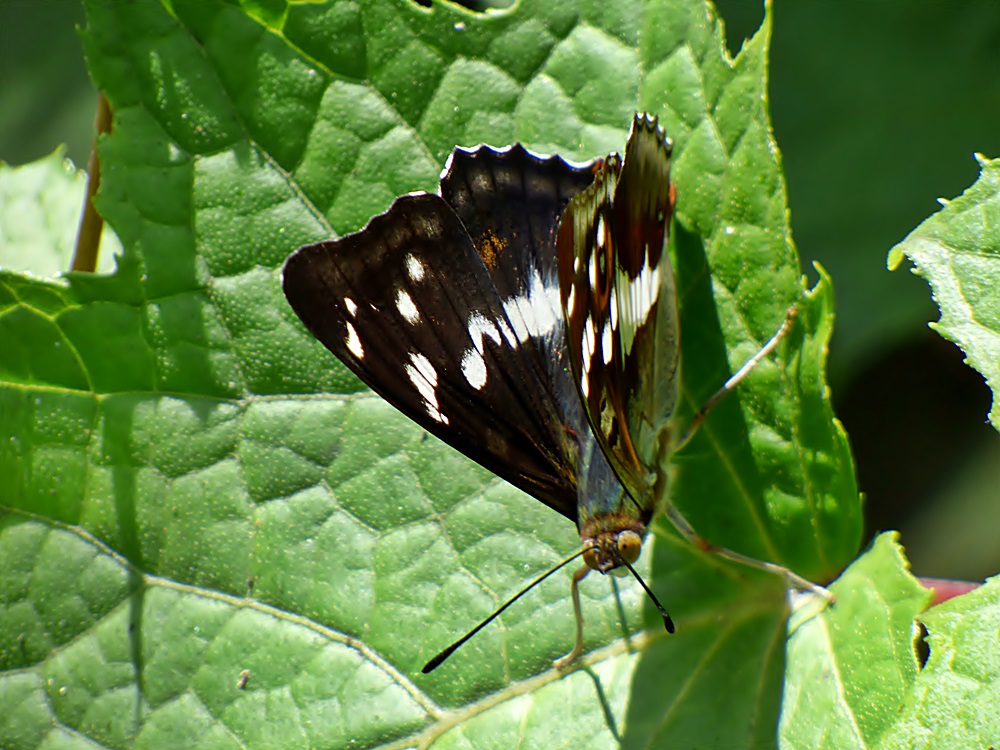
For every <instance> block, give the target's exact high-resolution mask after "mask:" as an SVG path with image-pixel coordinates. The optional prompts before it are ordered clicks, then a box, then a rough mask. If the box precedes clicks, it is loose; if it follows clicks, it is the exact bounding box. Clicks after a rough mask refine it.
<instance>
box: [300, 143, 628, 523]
mask: <svg viewBox="0 0 1000 750" xmlns="http://www.w3.org/2000/svg"><path fill="white" fill-rule="evenodd" d="M592 179H593V171H592V170H591V169H590V168H589V167H587V166H583V167H577V166H572V165H569V164H567V163H566V162H564V161H562V160H561V159H558V158H557V157H554V158H553V159H550V160H542V159H540V158H539V157H536V156H534V155H532V154H530V153H528V152H527V151H525V150H524V149H521V148H520V147H514V148H511V149H507V150H504V151H496V150H494V149H490V148H488V147H480V148H478V149H475V150H473V151H464V150H461V149H457V150H456V151H455V153H454V154H453V156H452V160H451V161H450V163H449V167H448V169H447V170H446V173H445V175H444V176H443V178H442V186H441V189H442V195H433V194H427V193H416V194H412V195H408V196H403V197H402V198H399V199H397V200H396V202H395V203H393V205H392V206H391V207H390V209H389V210H388V211H387V212H386V213H385V214H382V215H380V216H376V217H375V218H373V219H372V220H371V222H370V223H369V224H368V226H367V227H365V228H364V229H363V230H362V231H360V232H358V233H356V234H352V235H348V236H346V237H343V238H341V239H338V240H331V241H329V242H321V243H318V244H315V245H310V246H307V247H304V248H301V249H300V250H299V251H297V252H296V253H295V254H293V255H292V256H291V257H290V258H289V260H288V261H287V263H286V265H285V268H284V272H283V285H284V291H285V295H286V296H287V298H288V300H289V302H290V303H291V305H292V307H293V309H294V310H295V312H296V313H297V314H298V315H299V317H300V318H301V319H302V321H303V322H304V323H305V324H306V326H307V327H308V328H309V330H310V331H311V332H312V333H313V334H314V335H315V336H316V337H317V338H318V339H319V340H320V341H321V342H323V344H324V345H326V347H327V348H328V349H330V350H331V351H332V352H333V353H334V354H335V355H337V357H338V358H340V359H341V360H342V361H343V362H344V363H345V364H346V365H347V366H348V367H349V368H350V369H351V370H352V371H353V372H354V373H355V374H356V375H358V377H360V378H361V379H362V380H363V381H364V382H365V383H366V384H368V385H369V386H370V387H371V388H372V389H373V390H375V391H376V392H377V393H379V394H380V395H381V396H383V397H384V398H385V399H386V400H388V401H389V402H390V403H392V404H393V405H394V406H396V408H398V409H400V410H401V411H402V412H404V413H405V414H406V415H407V416H409V417H410V418H412V419H414V420H415V421H416V422H418V423H419V424H421V425H422V426H423V427H425V428H426V429H427V430H428V431H430V432H431V433H433V434H435V435H437V436H438V437H439V438H441V439H442V440H444V441H445V442H447V443H449V444H450V445H452V446H453V447H455V448H457V449H458V450H460V451H461V452H463V453H465V454H466V455H467V456H468V457H470V458H471V459H473V460H474V461H476V462H477V463H480V464H481V465H483V466H485V467H486V468H488V469H490V470H491V471H493V472H494V473H496V474H498V475H499V476H501V477H503V478H504V479H506V480H508V481H509V482H511V483H512V484H514V485H515V486H517V487H520V488H521V489H523V490H525V491H526V492H528V493H530V494H532V495H533V496H535V497H536V498H538V499H540V500H542V501H543V502H545V503H546V504H547V505H549V506H550V507H552V508H554V509H555V510H557V511H559V512H560V513H562V514H564V515H566V516H567V517H569V518H571V519H572V520H574V521H576V520H577V482H578V475H577V463H578V457H579V454H580V451H581V449H585V448H587V447H588V441H590V443H591V445H590V446H589V447H591V448H592V447H593V446H592V441H593V437H592V435H591V434H590V430H589V426H588V424H587V421H586V417H585V415H584V414H583V410H582V408H581V406H580V404H579V397H578V396H577V394H576V391H575V387H574V384H573V381H572V377H571V375H570V370H569V364H568V362H567V361H566V357H567V355H566V349H565V344H564V330H563V324H562V314H561V309H560V303H559V292H558V279H557V276H556V269H555V261H554V251H553V246H552V243H553V233H554V227H555V225H556V222H557V220H558V217H559V215H560V213H561V211H562V210H563V208H564V206H565V204H566V202H567V201H568V200H569V199H570V198H571V197H572V196H573V195H575V194H576V193H577V192H579V191H580V190H582V189H583V188H585V187H586V185H587V184H589V182H590V181H591V180H592ZM604 473H605V474H607V473H610V472H604Z"/></svg>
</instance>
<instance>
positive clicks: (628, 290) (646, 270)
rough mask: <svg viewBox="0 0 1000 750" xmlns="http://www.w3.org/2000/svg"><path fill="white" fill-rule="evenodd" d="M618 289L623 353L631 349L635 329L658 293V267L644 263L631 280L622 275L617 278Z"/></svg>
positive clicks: (657, 296)
mask: <svg viewBox="0 0 1000 750" xmlns="http://www.w3.org/2000/svg"><path fill="white" fill-rule="evenodd" d="M618 281H619V284H618V291H619V292H620V294H621V302H620V304H619V305H618V307H620V308H621V314H622V320H621V328H620V329H619V338H620V339H621V342H622V349H623V350H624V351H625V353H628V352H630V351H631V350H632V342H633V341H634V340H635V332H636V330H637V329H638V328H639V327H640V326H641V325H642V324H643V323H645V322H646V319H647V318H648V317H649V313H650V311H651V310H652V309H653V305H655V304H656V300H657V299H658V298H659V294H660V269H659V268H651V267H650V266H649V265H645V266H643V268H642V271H641V272H640V273H639V275H638V276H637V277H636V278H635V279H633V280H632V281H627V280H626V279H624V278H623V277H619V279H618Z"/></svg>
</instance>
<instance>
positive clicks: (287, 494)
mask: <svg viewBox="0 0 1000 750" xmlns="http://www.w3.org/2000/svg"><path fill="white" fill-rule="evenodd" d="M769 30H770V20H769V19H766V20H765V24H764V26H763V27H762V29H761V30H760V31H759V32H758V33H757V34H756V35H755V36H754V38H753V39H751V40H750V41H749V42H748V43H747V45H746V46H745V48H744V50H743V51H742V52H741V54H740V55H739V56H738V57H737V58H736V59H735V60H732V59H730V58H729V57H728V55H727V53H726V52H725V50H724V47H723V43H722V40H723V35H722V29H721V26H720V24H719V22H718V20H717V19H716V18H715V17H714V15H713V12H712V11H711V9H710V8H706V7H705V6H704V5H703V4H702V3H700V2H694V0H683V1H682V0H671V1H669V2H667V1H663V2H652V1H651V2H648V3H644V4H640V3H637V2H631V3H615V4H608V3H604V2H596V0H595V1H594V2H578V3H574V2H568V3H547V2H542V1H541V0H536V1H535V2H523V3H521V4H520V5H519V6H518V7H517V8H516V9H514V10H513V11H511V12H509V13H504V14H491V15H487V16H475V15H472V14H470V13H468V12H466V11H463V10H461V9H458V8H456V7H453V6H450V5H435V6H434V7H433V8H432V9H431V10H427V9H423V8H420V7H419V6H416V5H414V4H411V3H409V2H407V0H395V1H393V2H374V0H373V1H372V2H367V3H348V2H339V3H329V4H327V3H294V4H288V5H285V4H284V3H282V2H280V1H279V0H272V1H271V2H250V1H249V0H248V1H247V2H246V3H244V5H243V6H240V5H239V4H236V3H223V2H217V1H215V0H212V1H206V0H176V1H175V2H172V3H171V4H170V6H169V7H165V6H163V5H161V4H159V3H157V2H152V1H151V0H149V1H147V2H141V3H118V2H115V3H109V2H106V0H92V2H90V3H89V4H88V25H87V28H86V31H85V32H84V41H85V44H86V48H87V54H88V61H89V64H90V69H91V72H92V75H93V76H94V78H95V80H96V82H97V84H98V85H99V87H100V88H101V89H102V91H104V92H105V94H106V95H107V97H108V98H109V100H110V101H111V104H112V107H113V109H114V112H115V126H114V133H113V135H112V136H111V137H109V138H107V139H106V140H105V141H104V142H103V143H102V148H101V156H102V160H103V167H104V183H103V186H102V192H101V194H100V196H99V199H100V200H99V205H100V208H101V210H102V212H103V213H104V215H105V216H106V218H107V219H108V220H109V221H110V222H111V224H112V225H113V226H114V228H115V230H116V231H117V233H118V235H119V236H120V237H121V239H122V242H123V245H124V247H125V250H124V254H123V257H122V259H121V261H120V263H119V267H118V270H117V273H116V274H115V275H114V276H112V277H108V278H103V277H88V276H82V275H75V276H71V277H68V278H67V279H65V280H63V281H55V282H42V281H37V280H33V279H28V278H25V277H22V276H19V275H16V274H12V273H5V274H3V275H2V276H0V351H2V352H3V353H4V354H3V357H2V358H0V420H2V423H0V424H2V431H3V434H4V435H9V436H10V439H9V440H5V441H4V442H3V443H2V445H0V476H2V477H4V479H3V480H2V485H0V489H2V492H3V498H2V501H0V502H2V504H3V511H4V515H3V521H2V523H3V526H2V527H0V545H2V547H0V552H2V553H3V554H2V556H0V560H2V566H3V568H2V569H0V582H2V585H3V587H4V588H3V597H2V599H0V600H2V601H3V602H4V606H5V612H4V617H3V621H2V622H3V624H2V625H0V668H2V669H3V670H4V671H3V672H2V674H0V696H2V697H3V699H4V701H5V705H7V704H9V705H11V706H12V707H13V710H12V711H10V712H5V714H6V716H7V718H5V719H4V723H0V744H2V745H3V746H4V747H8V746H9V747H38V746H40V745H63V744H67V745H68V744H72V743H74V742H77V741H84V739H85V740H86V741H89V742H92V743H96V744H99V745H107V746H115V747H120V746H131V745H141V746H165V747H176V746H189V745H204V746H233V747H237V746H246V747H259V746H278V747H293V746H310V747H313V746H314V747H347V746H351V747H373V746H378V745H386V744H388V745H390V746H398V747H403V746H409V745H413V744H422V745H427V744H433V743H436V744H437V745H439V746H451V745H456V746H463V747H467V746H472V747H489V746H494V745H496V746H504V747H508V746H510V745H513V744H520V745H523V746H525V747H535V746H537V747H551V746H563V745H565V746H568V745H571V744H572V745H574V746H577V745H579V744H582V743H587V744H588V745H601V746H607V745H610V744H613V742H614V734H615V731H616V727H617V728H619V729H620V730H621V732H622V734H623V738H624V742H625V744H627V745H632V746H655V747H661V746H662V747H676V746H678V744H680V745H682V746H683V745H685V744H695V743H696V742H697V743H702V744H707V745H711V746H715V747H726V748H729V747H755V748H756V747H768V746H773V745H774V744H775V742H776V726H777V716H778V709H779V700H780V690H781V682H782V677H783V675H784V673H785V665H784V640H785V598H784V587H783V585H782V583H781V582H780V581H779V580H777V579H775V578H773V577H769V576H765V575H758V574H755V573H753V572H751V571H747V570H744V569H741V568H736V567H733V566H731V565H728V564H723V563H721V562H719V561H718V560H716V559H714V558H707V557H706V556H704V555H703V554H701V553H698V552H696V551H695V550H693V549H692V548H690V547H689V546H688V545H686V544H684V543H682V542H681V541H680V540H679V539H678V538H677V537H676V535H675V534H674V533H673V532H672V531H671V530H670V529H668V528H667V527H666V524H663V523H660V524H658V525H657V527H656V528H655V529H654V537H655V539H654V544H653V545H651V546H652V547H653V550H652V553H647V554H646V555H645V556H644V559H643V563H644V565H643V566H642V567H641V570H642V571H643V572H644V573H647V574H650V571H651V582H652V585H653V587H654V588H655V589H656V591H657V592H658V594H659V596H660V597H661V598H662V599H663V600H664V601H666V602H667V603H668V605H669V606H670V608H671V610H672V611H673V614H674V615H675V619H676V620H677V623H678V634H677V635H676V636H674V637H669V638H668V637H666V636H665V635H664V634H663V633H662V630H660V629H657V628H656V627H655V624H654V623H655V620H654V619H653V618H652V617H651V614H650V613H647V614H646V616H647V617H649V618H650V619H649V620H648V623H647V624H649V625H650V626H651V627H650V629H649V630H648V631H643V632H642V633H640V634H639V635H637V636H635V637H634V639H633V640H632V642H631V645H632V646H634V647H636V648H637V649H638V650H637V651H636V652H635V653H630V652H629V647H630V642H629V641H628V640H626V639H622V638H621V635H620V633H621V625H620V622H619V621H620V617H619V610H618V608H617V607H616V605H615V601H614V597H613V596H612V593H611V589H610V587H609V586H608V582H607V580H603V579H600V577H599V576H594V577H592V578H593V580H588V581H586V582H585V585H584V588H583V593H584V600H585V601H584V608H585V614H586V618H587V628H586V635H587V644H588V648H592V649H593V650H592V651H591V652H590V653H589V654H588V655H587V656H586V657H585V659H584V663H585V664H587V665H592V666H593V671H592V672H587V671H578V672H574V673H572V674H570V675H568V676H564V675H561V674H559V673H557V672H556V671H555V670H553V669H552V668H551V660H552V658H553V657H555V656H558V655H560V654H561V653H563V652H564V651H565V650H567V649H568V647H569V646H570V645H571V642H572V633H573V621H572V615H571V608H570V606H569V602H568V585H567V584H566V578H565V577H563V578H559V579H558V580H553V581H551V582H549V583H547V584H546V585H543V586H541V587H539V589H538V590H536V591H533V592H532V593H531V594H529V595H528V597H526V599H525V601H524V602H523V603H522V604H519V606H517V607H515V608H512V609H511V610H510V611H509V613H507V614H505V616H504V617H503V620H502V623H500V624H498V625H497V626H494V627H491V628H489V629H487V630H486V631H484V632H483V633H482V634H480V635H479V636H477V638H476V639H475V640H474V641H473V642H472V643H470V644H469V646H467V647H466V648H465V649H463V650H461V651H459V652H458V653H457V654H456V655H455V656H454V657H453V659H451V660H450V661H449V662H447V663H446V664H445V665H444V666H442V667H441V668H440V669H439V670H438V671H436V672H435V673H434V674H433V675H431V676H428V677H424V676H421V675H420V674H419V668H420V666H421V665H422V664H423V663H424V662H425V661H426V660H427V659H428V658H429V657H430V656H431V655H433V654H434V653H435V652H436V651H437V650H438V649H439V648H441V647H442V646H443V645H445V644H447V643H448V642H449V641H450V640H452V639H453V638H454V637H455V636H457V635H458V634H460V633H462V632H463V631H464V630H465V629H467V628H468V627H469V626H471V625H472V624H474V623H475V622H476V621H477V620H478V619H479V618H480V617H482V616H484V615H485V614H487V613H488V612H490V611H491V610H492V609H493V608H494V607H495V606H496V605H497V604H498V603H499V602H501V601H502V600H503V599H504V598H505V597H507V596H508V595H510V594H512V593H513V592H514V591H516V590H518V589H519V588H520V587H521V586H522V585H523V583H524V581H526V580H527V579H529V578H530V577H531V576H532V575H534V574H536V573H539V572H541V571H543V570H545V569H546V568H548V567H549V566H550V565H551V564H552V563H553V562H554V561H556V560H558V559H560V558H561V557H562V556H563V555H565V554H566V553H568V552H570V551H572V550H573V549H574V547H575V545H576V543H577V542H576V537H575V530H574V529H573V527H572V524H569V523H567V522H566V521H565V519H562V518H561V517H559V516H556V515H555V514H554V513H552V512H551V511H549V510H548V509H546V508H545V507H544V506H542V505H541V504H540V503H537V502H535V501H533V500H531V499H530V498H527V497H525V496H523V495H521V494H519V493H517V492H516V491H514V490H513V489H511V488H510V487H508V486H506V485H503V484H501V483H499V482H498V481H497V480H495V479H494V478H493V477H492V476H490V475H489V474H487V473H486V472H484V471H483V470H481V469H479V468H478V467H476V466H474V465H471V464H469V463H468V462H467V461H464V460H463V459H461V458H460V457H458V456H457V454H456V453H454V452H453V451H451V450H450V449H447V448H445V447H444V446H442V445H441V444H440V443H438V442H437V441H435V440H433V439H428V438H427V436H426V435H425V434H423V433H422V432H421V431H420V430H419V429H418V428H416V427H415V426H414V425H412V424H411V423H409V422H408V421H407V420H405V419H404V418H402V417H401V416H399V415H398V414H397V413H395V412H394V411H393V410H392V409H390V408H389V407H387V406H386V405H385V404H384V403H383V402H381V401H380V400H379V399H377V398H375V397H373V396H372V395H371V394H369V393H367V392H365V391H363V390H362V388H361V386H360V384H359V383H358V382H357V381H356V380H354V379H353V377H352V376H350V375H349V373H348V372H347V371H346V369H345V368H343V367H342V366H341V365H340V364H339V363H337V362H336V361H334V360H333V359H332V357H330V356H329V355H328V354H327V353H326V351H325V350H324V349H323V348H322V347H321V346H320V345H319V344H317V343H316V342H315V341H313V340H312V339H311V338H310V337H309V336H308V335H307V334H306V333H305V331H304V330H303V328H302V327H301V325H300V324H299V322H298V321H297V319H296V318H295V316H294V314H293V313H292V312H291V310H290V309H289V308H288V306H287V304H286V303H285V301H284V298H283V296H282V295H281V292H280V287H279V283H278V269H279V268H280V266H281V263H282V262H283V260H284V258H285V257H286V256H287V254H288V253H289V252H291V251H292V250H294V249H295V248H296V247H297V246H299V245H301V244H304V243H306V242H310V241H315V240H318V239H322V238H326V237H329V236H332V235H335V234H343V233H345V232H348V231H352V230H355V229H357V228H359V227H361V226H363V225H364V223H365V222H366V221H367V219H368V218H369V217H370V216H371V215H372V214H374V213H376V212H378V211H381V210H383V209H384V208H385V207H386V206H387V205H388V204H389V203H390V201H391V200H392V199H393V198H394V197H395V196H397V195H399V194H401V193H404V192H407V191H410V190H415V189H432V188H433V187H434V186H435V185H436V181H437V174H438V172H439V170H440V168H441V165H442V163H443V161H444V159H445V158H446V156H447V154H448V153H449V151H450V150H451V148H452V147H453V146H454V145H456V144H461V145H472V144H475V143H478V142H480V141H485V142H489V143H493V144H496V145H502V144H506V143H510V142H513V141H516V140H520V141H523V142H525V143H527V144H528V145H529V146H531V147H533V148H535V149H538V150H543V151H559V152H560V153H562V154H564V155H566V156H568V157H577V158H583V157H590V156H595V155H598V154H602V153H606V152H607V151H609V150H612V149H620V148H621V146H622V144H623V142H624V137H625V129H626V127H627V125H628V123H629V120H630V118H631V116H632V112H633V111H634V110H637V109H640V110H649V111H652V112H654V113H658V114H659V115H660V117H661V119H662V121H663V122H664V123H665V124H666V127H667V129H668V131H669V132H670V134H671V135H672V136H673V137H674V138H675V141H676V145H677V148H676V153H677V162H676V168H675V176H676V182H677V190H678V196H679V199H678V200H679V203H678V221H677V222H676V226H675V234H676V241H675V242H674V247H673V252H674V255H675V259H676V263H677V274H678V281H679V285H680V294H681V298H682V303H683V309H682V324H683V332H684V343H683V357H684V378H685V379H684V396H683V399H684V401H683V403H684V413H685V414H690V413H691V412H692V411H693V410H694V409H695V408H697V406H698V404H700V403H701V401H702V400H703V399H704V398H705V397H706V396H707V395H708V394H710V393H711V392H712V391H713V390H714V389H715V388H717V387H718V385H719V384H721V382H722V381H724V380H725V378H726V377H727V375H728V374H729V372H731V371H732V370H733V369H735V367H737V366H739V364H741V363H742V362H743V361H744V360H745V359H746V358H747V357H748V356H749V355H750V354H752V353H753V352H754V351H756V349H757V348H758V347H759V346H760V344H761V342H763V341H764V340H766V339H767V338H768V337H769V336H770V335H771V334H772V333H773V331H774V330H775V329H776V328H777V326H778V324H779V323H780V321H781V320H782V318H783V316H784V313H785V310H786V308H787V307H788V306H789V305H790V304H792V303H793V302H795V303H796V304H797V305H798V307H799V318H798V322H797V324H796V328H795V331H794V333H793V335H792V337H791V340H790V341H788V342H787V345H785V346H783V347H782V348H781V350H780V352H779V356H778V357H776V358H775V360H774V361H769V362H767V363H765V364H763V365H762V366H761V367H760V368H759V369H758V371H757V372H755V373H754V374H753V376H752V377H751V378H750V379H749V380H748V382H747V383H746V385H745V387H742V388H741V390H740V393H739V394H738V396H735V397H733V398H731V399H729V400H728V401H727V402H726V403H724V404H723V405H722V406H721V407H720V408H719V409H718V411H717V412H716V413H713V415H712V417H711V418H710V419H709V421H708V422H707V423H706V425H705V427H704V428H703V429H702V430H701V431H700V432H699V434H698V435H697V436H696V439H695V440H694V441H692V443H691V444H689V445H688V446H687V447H686V448H685V450H684V451H683V452H682V454H681V455H680V456H678V457H677V462H676V472H675V474H676V476H675V485H674V492H673V497H674V500H675V501H676V502H677V504H678V505H679V506H680V507H682V508H683V509H684V511H685V513H687V514H688V515H689V517H690V518H691V520H692V521H693V522H694V523H695V525H696V527H697V528H698V529H699V530H700V531H701V532H702V533H703V535H705V536H706V537H707V538H709V539H711V540H712V541H715V542H718V543H720V544H725V545H728V546H730V547H733V548H735V549H737V550H739V551H742V552H745V553H747V554H752V555H755V556H758V557H761V558H766V559H770V560H774V561H778V562H783V563H786V564H788V565H790V566H792V567H794V568H795V569H796V570H797V571H798V572H800V573H802V574H804V575H806V576H809V577H813V578H816V579H819V580H827V579H828V578H830V577H832V576H833V575H835V574H836V573H837V572H838V571H839V570H840V569H841V567H843V565H844V564H846V562H847V561H848V560H849V559H850V557H851V556H853V554H854V552H855V551H856V548H857V544H858V538H859V534H860V529H859V523H860V516H859V508H858V496H857V491H856V488H855V484H854V479H853V473H852V469H851V463H850V456H849V452H848V448H847V444H846V439H845V436H844V434H843V431H842V429H841V428H840V426H839V424H837V423H836V421H835V420H834V418H833V415H832V412H831V410H830V406H829V399H828V394H827V392H826V389H825V386H824V384H823V370H824V364H825V355H826V349H825V347H826V341H827V339H828V337H829V333H830V328H831V325H832V310H831V298H832V292H831V288H830V284H829V280H828V279H826V278H825V277H823V278H822V279H821V281H820V284H819V285H818V287H817V288H816V289H814V290H812V291H811V292H809V293H804V291H803V289H802V281H801V272H800V269H799V266H798V261H797V259H796V256H795V252H794V248H793V247H792V244H791V241H790V237H789V233H788V226H787V206H786V201H785V191H784V182H783V179H782V176H781V171H780V162H779V157H778V152H777V148H776V146H775V144H774V141H773V138H772V136H771V133H770V128H769V124H768V120H767V112H766V96H765V85H766V75H765V72H766V64H765V63H766V53H767V42H768V35H769ZM709 269H711V272H710V271H709ZM621 590H622V598H623V605H624V613H625V619H626V625H627V627H628V628H633V629H634V628H636V627H637V625H638V622H639V618H640V614H639V609H640V607H641V602H642V597H641V595H640V592H639V591H638V587H636V586H635V585H634V584H633V583H631V582H629V583H627V584H625V585H623V586H622V587H621ZM244 683H245V684H244ZM814 710H815V711H821V710H823V707H822V705H821V704H817V707H816V708H815V709H814ZM801 715H802V719H801V720H802V721H812V720H813V717H812V716H810V715H809V713H808V712H807V711H806V712H804V713H803V714H801ZM179 738H180V739H179Z"/></svg>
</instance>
